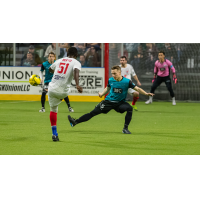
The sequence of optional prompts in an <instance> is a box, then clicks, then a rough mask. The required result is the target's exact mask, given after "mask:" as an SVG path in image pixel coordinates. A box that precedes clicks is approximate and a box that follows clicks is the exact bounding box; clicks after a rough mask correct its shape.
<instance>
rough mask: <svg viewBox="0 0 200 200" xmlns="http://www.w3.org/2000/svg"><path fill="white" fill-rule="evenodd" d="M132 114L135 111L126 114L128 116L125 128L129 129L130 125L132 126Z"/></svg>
mask: <svg viewBox="0 0 200 200" xmlns="http://www.w3.org/2000/svg"><path fill="white" fill-rule="evenodd" d="M132 113H133V111H127V113H126V116H125V124H124V128H126V129H127V128H128V125H129V124H130V122H131V119H132Z"/></svg>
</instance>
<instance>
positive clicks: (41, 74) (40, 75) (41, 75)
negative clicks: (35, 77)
mask: <svg viewBox="0 0 200 200" xmlns="http://www.w3.org/2000/svg"><path fill="white" fill-rule="evenodd" d="M39 77H40V80H41V82H40V83H41V84H42V83H43V82H44V81H43V72H42V71H40V73H39Z"/></svg>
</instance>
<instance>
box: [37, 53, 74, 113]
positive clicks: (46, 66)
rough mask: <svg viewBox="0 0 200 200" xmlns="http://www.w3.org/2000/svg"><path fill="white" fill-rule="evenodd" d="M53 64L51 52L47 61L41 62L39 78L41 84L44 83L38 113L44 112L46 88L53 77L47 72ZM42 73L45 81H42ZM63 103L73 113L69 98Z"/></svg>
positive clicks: (53, 59) (53, 55) (53, 56)
mask: <svg viewBox="0 0 200 200" xmlns="http://www.w3.org/2000/svg"><path fill="white" fill-rule="evenodd" d="M54 62H55V54H54V53H53V52H50V53H49V56H48V61H46V62H43V63H42V66H41V70H40V74H39V76H40V78H41V83H43V82H44V86H43V91H42V96H41V104H42V108H41V110H39V112H45V100H46V94H47V92H48V87H49V83H50V82H51V79H52V77H53V74H52V73H50V72H49V67H50V66H51V65H52V64H53V63H54ZM43 71H45V79H44V81H43ZM64 100H65V102H66V103H67V106H68V109H69V112H74V110H73V109H72V108H71V106H70V103H69V98H68V97H66V98H65V99H64Z"/></svg>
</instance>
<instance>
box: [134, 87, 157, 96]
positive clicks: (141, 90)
mask: <svg viewBox="0 0 200 200" xmlns="http://www.w3.org/2000/svg"><path fill="white" fill-rule="evenodd" d="M134 90H136V91H137V92H139V93H140V94H143V95H146V96H153V95H154V94H152V93H147V92H145V91H144V90H143V89H142V88H139V87H137V86H135V87H134Z"/></svg>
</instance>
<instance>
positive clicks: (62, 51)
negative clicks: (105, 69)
mask: <svg viewBox="0 0 200 200" xmlns="http://www.w3.org/2000/svg"><path fill="white" fill-rule="evenodd" d="M70 47H76V48H77V50H78V58H77V59H78V60H79V61H80V62H81V65H82V67H101V43H58V45H57V49H56V43H16V44H15V56H16V59H15V65H14V66H27V67H28V66H41V65H42V63H43V62H45V61H47V58H48V54H49V53H50V52H54V53H55V54H56V51H57V52H58V53H57V56H58V58H56V59H59V58H63V57H66V56H67V50H68V49H69V48H70ZM0 66H13V43H10V44H9V43H1V44H0Z"/></svg>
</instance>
